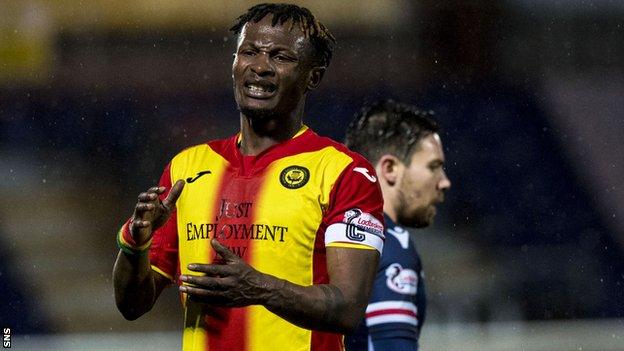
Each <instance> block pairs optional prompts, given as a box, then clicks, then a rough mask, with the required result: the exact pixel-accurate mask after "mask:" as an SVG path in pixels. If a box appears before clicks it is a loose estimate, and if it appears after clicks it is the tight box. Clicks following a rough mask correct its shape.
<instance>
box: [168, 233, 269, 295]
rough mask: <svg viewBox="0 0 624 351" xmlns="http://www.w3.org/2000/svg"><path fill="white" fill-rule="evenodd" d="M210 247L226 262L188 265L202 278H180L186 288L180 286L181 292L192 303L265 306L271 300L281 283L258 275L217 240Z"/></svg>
mask: <svg viewBox="0 0 624 351" xmlns="http://www.w3.org/2000/svg"><path fill="white" fill-rule="evenodd" d="M210 244H211V245H212V248H213V249H214V250H215V251H216V252H217V253H218V254H219V256H221V257H222V258H223V261H222V262H221V264H199V263H191V264H189V265H188V268H189V270H191V271H194V272H198V273H203V275H181V276H180V280H181V281H183V282H185V283H187V285H182V286H180V288H179V289H180V291H182V292H185V293H187V294H188V295H189V297H190V298H191V299H193V300H196V301H200V302H203V303H206V304H210V305H214V306H224V307H242V306H249V305H254V304H262V302H263V301H266V300H267V299H268V298H269V296H270V292H271V287H272V286H273V285H275V284H276V283H279V282H280V280H279V279H277V278H275V277H271V276H268V275H266V274H263V273H260V272H258V271H257V270H255V269H254V268H252V267H251V266H250V265H248V264H247V263H246V262H245V261H243V260H242V259H241V258H240V257H238V256H237V255H236V254H235V253H233V252H232V251H230V250H229V249H228V248H227V247H225V246H223V245H222V244H221V243H220V242H219V241H218V240H217V239H212V240H211V241H210Z"/></svg>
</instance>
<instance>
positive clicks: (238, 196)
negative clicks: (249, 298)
mask: <svg viewBox="0 0 624 351" xmlns="http://www.w3.org/2000/svg"><path fill="white" fill-rule="evenodd" d="M236 173H237V169H236V167H234V165H232V164H230V165H229V166H228V167H227V169H226V170H225V173H224V174H223V176H222V178H221V185H220V186H219V191H218V194H220V196H219V197H217V201H216V203H215V205H214V206H215V207H214V208H215V209H216V211H215V213H217V217H219V216H220V214H221V213H220V211H221V210H222V208H223V206H224V201H225V202H226V203H228V202H230V201H231V202H236V201H241V200H246V199H247V197H246V195H248V194H245V193H244V192H245V190H244V189H245V187H244V186H241V183H240V182H239V181H237V182H232V181H231V180H232V178H234V177H236V176H237V174H236ZM250 217H251V216H250ZM230 222H232V221H231V220H228V218H223V217H221V218H218V220H217V227H218V228H223V227H224V226H225V225H227V224H230ZM218 230H219V229H217V232H218ZM217 240H219V242H220V243H221V244H223V245H225V246H227V247H232V246H238V244H240V243H237V242H234V239H232V238H229V239H225V238H223V237H219V235H218V234H217ZM207 245H210V243H209V242H208V243H207ZM247 250H248V251H251V247H249V246H248V247H247ZM211 251H212V250H211ZM250 253H251V252H248V253H246V255H245V256H246V257H245V258H247V257H249V256H248V254H250ZM211 255H212V259H211V263H213V264H214V263H218V262H219V261H220V260H221V258H220V257H219V256H218V255H217V254H216V253H215V252H214V251H212V253H211ZM245 261H247V259H246V260H245ZM216 310H217V312H218V313H217V314H218V315H219V318H218V319H217V318H211V319H210V320H207V321H206V322H207V323H208V330H207V332H208V350H211V351H219V350H227V351H247V342H246V341H247V338H246V332H247V329H248V324H249V323H248V321H247V313H246V311H247V309H246V308H227V307H219V308H216ZM206 318H208V316H206Z"/></svg>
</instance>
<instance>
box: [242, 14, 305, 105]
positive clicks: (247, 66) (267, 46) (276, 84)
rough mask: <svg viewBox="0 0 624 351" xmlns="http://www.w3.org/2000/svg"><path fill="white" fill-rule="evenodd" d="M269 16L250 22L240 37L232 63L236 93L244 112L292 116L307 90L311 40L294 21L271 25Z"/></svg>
mask: <svg viewBox="0 0 624 351" xmlns="http://www.w3.org/2000/svg"><path fill="white" fill-rule="evenodd" d="M271 19H272V16H271V15H268V16H266V17H265V18H263V19H262V20H261V21H260V22H258V23H253V22H250V23H247V24H246V25H245V26H244V27H243V29H242V31H241V33H240V36H239V41H238V47H237V50H236V54H235V56H234V63H233V65H232V78H233V80H234V96H235V98H236V103H237V104H238V107H239V109H240V111H241V112H243V113H244V114H245V115H247V116H248V117H251V116H252V115H269V116H275V115H289V114H290V113H291V112H292V111H293V110H295V109H296V108H297V105H298V104H299V101H300V100H301V99H302V98H303V96H304V94H305V93H306V91H307V85H308V82H309V79H310V68H311V65H310V62H309V61H310V60H309V57H310V55H309V54H310V52H309V50H311V49H310V48H309V46H310V45H309V41H308V39H306V37H305V36H304V34H303V32H302V31H301V29H300V28H299V26H298V25H294V26H292V28H291V22H290V21H288V22H286V23H284V25H279V24H278V25H276V26H271Z"/></svg>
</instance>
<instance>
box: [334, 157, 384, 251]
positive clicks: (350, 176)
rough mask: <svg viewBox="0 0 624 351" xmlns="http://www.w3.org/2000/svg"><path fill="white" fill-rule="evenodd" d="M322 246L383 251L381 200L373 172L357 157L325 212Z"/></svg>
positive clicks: (335, 190) (336, 186)
mask: <svg viewBox="0 0 624 351" xmlns="http://www.w3.org/2000/svg"><path fill="white" fill-rule="evenodd" d="M324 222H325V224H326V225H327V229H326V231H325V246H326V247H351V248H359V249H372V250H378V251H379V252H380V253H381V252H382V249H383V242H384V239H385V237H384V225H383V198H382V195H381V188H380V187H379V181H378V180H377V175H376V174H375V170H374V169H373V167H372V166H371V165H370V163H368V162H367V161H366V160H365V159H363V158H362V157H361V156H359V155H356V157H354V160H353V162H351V164H349V165H348V166H347V167H346V168H345V169H344V171H343V172H342V173H341V174H340V176H339V178H338V180H337V181H336V183H335V184H334V187H333V189H332V191H331V194H330V201H329V207H328V209H327V211H326V213H325V219H324Z"/></svg>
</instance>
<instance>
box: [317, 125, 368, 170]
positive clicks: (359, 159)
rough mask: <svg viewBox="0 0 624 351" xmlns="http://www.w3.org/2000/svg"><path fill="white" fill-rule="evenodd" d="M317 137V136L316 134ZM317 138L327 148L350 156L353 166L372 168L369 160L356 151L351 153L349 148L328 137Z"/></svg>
mask: <svg viewBox="0 0 624 351" xmlns="http://www.w3.org/2000/svg"><path fill="white" fill-rule="evenodd" d="M315 135H316V134H315ZM316 137H317V138H318V139H319V143H323V144H325V145H326V146H331V147H333V148H334V149H336V150H337V151H339V152H341V153H343V154H346V155H348V156H349V157H351V159H353V164H354V165H366V166H371V165H370V162H368V160H367V159H366V158H364V156H362V155H360V154H358V153H357V152H355V151H351V150H350V149H349V148H347V147H346V146H345V145H344V144H341V143H339V142H337V141H335V140H333V139H330V138H328V137H322V136H319V135H316ZM372 168H373V167H372V166H371V169H372Z"/></svg>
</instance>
